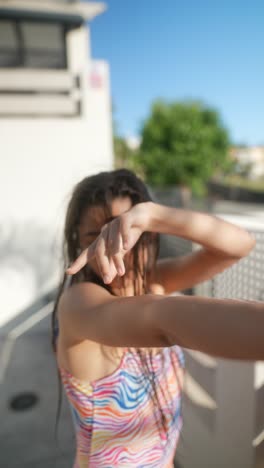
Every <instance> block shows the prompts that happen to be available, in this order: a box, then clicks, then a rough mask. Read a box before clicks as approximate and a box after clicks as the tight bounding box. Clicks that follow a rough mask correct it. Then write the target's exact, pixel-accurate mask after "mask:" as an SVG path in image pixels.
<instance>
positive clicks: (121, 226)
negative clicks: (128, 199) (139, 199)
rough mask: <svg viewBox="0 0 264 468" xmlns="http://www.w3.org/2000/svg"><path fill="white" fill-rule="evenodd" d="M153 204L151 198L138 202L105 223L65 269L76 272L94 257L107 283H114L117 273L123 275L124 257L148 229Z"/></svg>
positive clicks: (68, 272)
mask: <svg viewBox="0 0 264 468" xmlns="http://www.w3.org/2000/svg"><path fill="white" fill-rule="evenodd" d="M151 205H152V202H144V203H138V204H136V205H134V206H133V207H132V208H130V210H128V211H126V212H125V213H122V214H121V215H120V216H118V217H117V218H115V219H114V220H112V221H111V222H110V223H108V224H105V225H104V226H103V227H102V229H101V233H100V235H99V236H98V237H97V238H96V239H95V241H94V242H92V244H91V245H89V247H87V248H86V249H84V250H83V251H82V253H81V254H80V255H79V257H78V258H77V259H76V260H75V261H74V262H73V263H72V265H71V266H70V267H69V268H67V270H66V273H67V274H70V275H74V274H75V273H77V272H78V271H79V270H81V268H83V267H84V266H85V265H86V264H87V263H88V262H89V261H90V260H92V259H93V258H95V259H96V262H97V265H98V268H99V270H100V273H101V275H102V278H103V280H104V282H105V283H111V282H112V281H113V279H114V277H115V276H116V274H118V275H119V276H123V275H124V274H125V265H124V261H123V258H124V256H125V255H126V253H127V252H129V250H131V249H132V248H133V247H134V245H135V244H136V242H137V241H138V239H139V238H140V236H141V234H142V233H143V232H144V231H147V230H148V225H149V220H150V210H151Z"/></svg>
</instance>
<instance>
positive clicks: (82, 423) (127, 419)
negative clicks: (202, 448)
mask: <svg viewBox="0 0 264 468" xmlns="http://www.w3.org/2000/svg"><path fill="white" fill-rule="evenodd" d="M144 349H146V348H144ZM147 359H148V363H149V364H150V354H149V352H148V353H147ZM152 366H153V374H154V378H155V381H156V383H157V388H158V396H159V401H160V402H161V406H162V409H163V412H165V416H166V430H165V431H164V429H163V426H162V425H161V426H160V425H159V426H160V427H158V426H157V423H156V420H155V414H156V415H157V418H158V419H159V421H161V418H160V413H159V409H158V407H157V406H153V404H152V398H150V397H149V394H148V388H149V385H151V383H150V382H149V379H148V378H146V377H145V376H144V373H142V366H141V361H140V358H139V356H138V354H137V353H136V350H135V349H134V348H131V349H129V348H124V354H123V357H122V358H121V361H120V364H119V366H118V368H117V369H116V370H115V371H114V372H112V373H111V374H110V375H108V376H105V377H102V378H100V379H97V380H94V381H91V382H90V383H85V382H82V381H80V380H79V379H77V378H75V377H74V376H73V375H72V374H70V373H69V372H68V371H67V370H65V369H63V368H62V367H61V366H60V367H59V371H60V375H61V377H62V382H63V385H64V389H65V392H66V395H67V398H68V401H69V404H70V408H71V412H72V416H73V422H74V427H75V433H76V444H77V450H76V458H75V462H74V467H73V468H88V467H89V468H113V467H117V468H170V467H172V466H173V459H174V455H175V450H176V446H177V443H178V438H179V434H180V430H181V427H182V416H181V388H182V380H183V372H184V356H183V352H182V350H181V348H179V347H178V346H176V345H175V346H172V347H169V348H163V349H161V350H160V351H159V353H158V354H156V355H153V357H152ZM173 367H174V368H175V371H176V376H175V373H174V371H173ZM153 374H152V375H153ZM154 413H155V414H154Z"/></svg>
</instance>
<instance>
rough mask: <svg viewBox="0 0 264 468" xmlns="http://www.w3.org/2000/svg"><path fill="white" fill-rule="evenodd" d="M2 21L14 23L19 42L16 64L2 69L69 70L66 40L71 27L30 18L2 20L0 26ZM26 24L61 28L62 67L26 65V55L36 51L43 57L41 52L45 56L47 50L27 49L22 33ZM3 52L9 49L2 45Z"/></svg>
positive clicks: (4, 66)
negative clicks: (28, 52)
mask: <svg viewBox="0 0 264 468" xmlns="http://www.w3.org/2000/svg"><path fill="white" fill-rule="evenodd" d="M1 20H2V21H5V20H7V21H10V22H11V23H13V26H14V28H15V37H16V42H17V44H16V45H17V47H16V49H14V50H16V52H17V54H16V60H15V62H14V63H12V64H7V65H3V66H1V64H0V69H1V68H10V69H12V68H23V69H27V68H36V69H39V70H45V69H48V70H66V69H67V68H68V60H67V50H66V38H67V33H68V31H69V30H70V29H71V28H70V26H69V25H67V24H64V23H61V22H59V21H58V22H55V21H51V20H42V21H39V20H37V21H36V20H32V19H28V18H19V19H18V18H16V19H13V18H12V19H7V18H0V25H1ZM24 22H27V23H32V24H36V23H40V24H46V25H51V24H53V25H54V24H56V25H58V26H59V27H60V31H61V36H62V37H61V44H62V55H63V58H62V62H61V63H62V65H61V66H52V65H50V66H41V65H36V66H34V65H32V66H28V65H27V64H26V53H27V51H30V50H31V51H34V52H36V54H38V55H41V52H42V53H44V54H45V48H44V47H43V49H41V48H35V49H28V48H26V47H25V44H24V37H23V32H22V25H23V23H24ZM1 50H2V51H7V50H8V48H1V45H0V53H1ZM46 52H47V54H48V53H52V52H51V51H47V50H46Z"/></svg>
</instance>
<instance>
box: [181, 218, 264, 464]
mask: <svg viewBox="0 0 264 468" xmlns="http://www.w3.org/2000/svg"><path fill="white" fill-rule="evenodd" d="M217 216H218V217H222V218H223V219H226V220H227V221H230V222H233V223H234V224H237V225H241V226H242V227H244V228H246V229H247V230H248V231H249V232H251V233H252V234H253V235H254V236H255V238H256V241H257V244H256V246H255V248H254V250H253V251H252V252H251V253H250V255H248V256H247V257H246V258H243V259H241V260H240V261H239V262H238V263H236V264H234V265H233V266H232V267H231V268H229V269H227V270H225V271H224V272H222V273H221V274H218V275H217V276H215V277H214V278H213V279H212V280H211V281H207V282H204V283H202V284H201V285H199V286H197V287H196V288H195V289H194V294H196V295H205V296H212V297H218V298H237V299H245V300H258V301H259V300H261V301H262V300H264V223H263V222H261V216H258V218H254V217H245V216H237V215H232V216H231V215H228V216H227V215H220V214H218V215H217ZM196 248H197V245H196V244H194V245H193V249H196ZM263 339H264V331H263ZM186 368H187V376H186V384H185V404H184V407H183V416H184V429H183V438H182V444H181V446H180V447H179V452H178V456H177V459H178V460H179V462H180V465H182V466H183V467H184V468H194V467H203V468H253V467H255V468H260V467H263V466H264V363H263V362H256V363H251V362H241V361H230V360H225V359H215V358H214V359H213V358H211V357H209V356H207V355H204V354H202V353H196V352H190V351H186Z"/></svg>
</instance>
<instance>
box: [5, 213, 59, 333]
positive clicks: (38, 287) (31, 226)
mask: <svg viewBox="0 0 264 468" xmlns="http://www.w3.org/2000/svg"><path fill="white" fill-rule="evenodd" d="M60 262H61V259H60V258H59V252H58V247H57V246H56V245H55V240H54V233H53V232H52V231H51V230H49V229H48V227H46V226H41V225H39V224H37V223H36V222H35V223H34V221H32V223H30V222H28V221H27V222H26V223H17V222H5V223H3V224H2V226H1V229H0V295H1V309H2V312H1V317H0V326H1V325H3V324H4V323H5V322H6V321H7V320H8V319H10V318H12V317H13V316H14V315H16V314H17V313H18V312H19V311H21V310H22V309H23V308H25V307H27V306H28V305H29V304H30V303H31V302H32V301H33V300H34V299H36V297H38V296H39V295H40V294H41V293H43V292H44V291H45V290H46V288H48V287H52V285H53V284H54V282H55V281H56V279H57V275H58V265H59V263H60Z"/></svg>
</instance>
